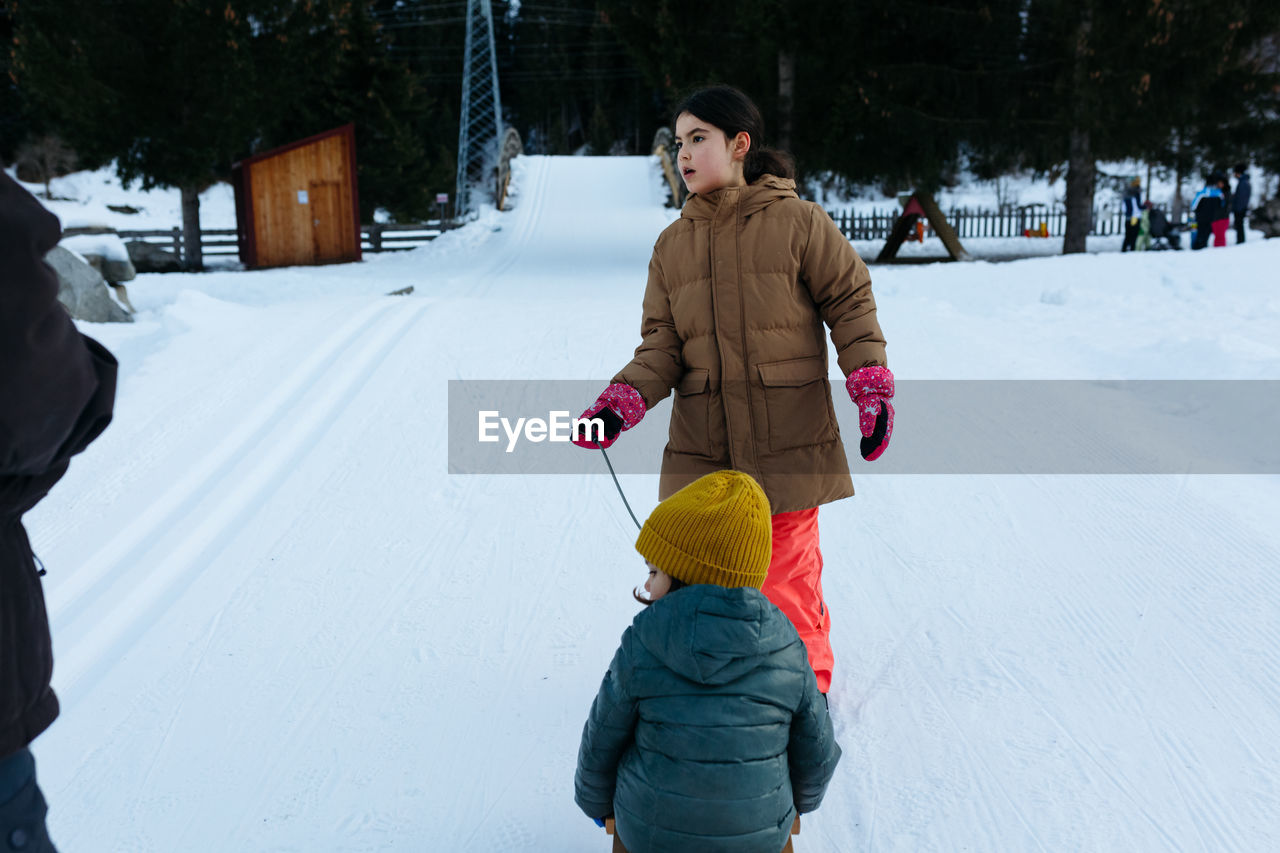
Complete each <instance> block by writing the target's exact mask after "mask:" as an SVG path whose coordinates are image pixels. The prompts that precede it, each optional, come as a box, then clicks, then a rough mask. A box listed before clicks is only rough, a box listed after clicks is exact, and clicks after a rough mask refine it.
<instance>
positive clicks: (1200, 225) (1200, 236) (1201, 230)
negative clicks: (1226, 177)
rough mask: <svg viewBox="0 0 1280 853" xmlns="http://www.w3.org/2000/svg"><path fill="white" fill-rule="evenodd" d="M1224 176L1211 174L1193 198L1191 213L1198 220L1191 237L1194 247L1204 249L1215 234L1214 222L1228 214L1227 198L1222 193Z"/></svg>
mask: <svg viewBox="0 0 1280 853" xmlns="http://www.w3.org/2000/svg"><path fill="white" fill-rule="evenodd" d="M1222 181H1223V176H1221V175H1218V174H1212V175H1210V176H1209V177H1208V178H1207V179H1206V180H1205V182H1204V186H1203V187H1202V188H1201V189H1200V192H1198V193H1196V196H1195V198H1193V199H1192V200H1191V213H1192V215H1193V216H1195V220H1196V233H1195V235H1194V236H1192V238H1191V248H1192V249H1196V250H1199V249H1203V248H1204V247H1205V246H1208V245H1209V238H1210V237H1211V236H1213V224H1214V223H1215V222H1218V221H1219V220H1221V219H1222V218H1223V217H1225V216H1226V209H1227V205H1226V199H1225V198H1224V197H1223V194H1222Z"/></svg>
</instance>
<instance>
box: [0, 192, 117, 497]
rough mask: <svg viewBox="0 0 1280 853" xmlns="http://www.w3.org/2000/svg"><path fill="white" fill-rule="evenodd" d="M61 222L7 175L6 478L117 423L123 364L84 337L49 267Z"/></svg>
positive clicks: (61, 455)
mask: <svg viewBox="0 0 1280 853" xmlns="http://www.w3.org/2000/svg"><path fill="white" fill-rule="evenodd" d="M60 235H61V230H60V228H59V225H58V220H57V217H55V216H54V215H53V214H52V213H50V212H49V211H47V210H45V209H44V207H42V206H41V205H40V203H39V202H38V201H36V200H35V198H34V197H33V196H32V195H31V194H30V193H28V192H27V191H26V190H24V189H23V188H22V187H20V186H19V185H18V184H17V183H16V182H15V181H13V180H12V179H11V178H9V177H8V176H7V175H5V174H3V173H0V476H9V477H29V476H38V475H41V474H43V473H44V472H46V471H49V470H50V469H52V468H54V467H56V466H57V465H59V464H60V463H61V462H65V461H66V459H68V458H70V457H71V456H72V455H74V454H76V453H78V452H80V451H81V450H83V449H84V448H85V446H87V445H88V444H89V442H91V441H92V440H93V439H94V438H96V437H97V436H98V435H99V434H100V433H101V432H102V430H103V429H105V428H106V426H107V424H108V423H109V422H110V420H111V410H112V406H113V404H114V400H115V381H116V361H115V359H114V358H112V356H111V353H110V352H108V351H107V350H106V349H105V348H104V347H103V346H102V345H101V344H99V343H98V342H96V341H94V340H92V339H90V338H87V337H84V336H83V335H81V334H80V333H79V332H78V331H77V330H76V327H75V324H74V323H72V321H71V317H70V316H68V314H67V312H66V310H65V309H64V308H63V307H62V305H61V303H59V302H58V279H57V276H56V275H55V274H54V272H53V270H52V269H50V268H49V266H48V265H47V264H46V263H45V262H44V256H45V255H46V254H47V253H48V252H49V250H50V249H52V248H53V247H54V246H55V245H57V242H58V239H59V237H60Z"/></svg>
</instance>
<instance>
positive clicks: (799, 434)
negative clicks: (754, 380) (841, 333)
mask: <svg viewBox="0 0 1280 853" xmlns="http://www.w3.org/2000/svg"><path fill="white" fill-rule="evenodd" d="M757 370H759V372H760V383H761V384H762V385H763V386H764V406H765V417H766V419H767V420H768V432H769V449H770V450H788V449H790V448H792V447H805V446H808V445H811V444H825V443H826V442H829V441H832V440H833V439H835V438H836V435H837V433H836V429H835V413H834V412H833V411H832V407H831V390H830V388H829V387H828V384H827V364H826V360H825V359H823V358H821V357H818V356H810V357H807V358H792V359H788V360H787V361H775V362H771V363H769V364H761V365H758V366H757Z"/></svg>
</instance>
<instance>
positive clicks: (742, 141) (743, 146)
mask: <svg viewBox="0 0 1280 853" xmlns="http://www.w3.org/2000/svg"><path fill="white" fill-rule="evenodd" d="M750 150H751V134H749V133H747V132H746V131H745V130H740V131H738V135H737V136H735V137H734V138H733V159H735V160H745V159H746V157H747V152H748V151H750Z"/></svg>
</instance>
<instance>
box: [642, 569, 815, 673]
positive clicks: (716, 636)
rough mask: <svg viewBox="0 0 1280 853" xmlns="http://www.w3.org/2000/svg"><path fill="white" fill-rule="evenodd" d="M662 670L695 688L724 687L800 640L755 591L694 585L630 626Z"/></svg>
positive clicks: (650, 609) (653, 607)
mask: <svg viewBox="0 0 1280 853" xmlns="http://www.w3.org/2000/svg"><path fill="white" fill-rule="evenodd" d="M632 630H633V631H634V632H635V636H636V638H637V639H638V640H639V641H640V643H641V644H642V645H644V647H645V648H646V649H648V651H649V652H650V653H651V654H652V655H653V656H654V657H656V658H657V659H658V660H659V661H660V662H661V663H662V664H663V665H664V666H666V667H667V668H668V669H670V670H672V671H673V672H675V673H676V674H677V675H680V676H681V677H683V678H687V679H689V680H690V681H696V682H698V683H699V684H727V683H728V682H730V681H733V680H735V679H737V678H741V677H742V676H743V675H746V674H747V673H749V672H750V671H751V670H753V669H755V668H756V667H757V666H759V665H760V663H761V662H762V661H763V659H764V658H766V657H769V656H770V655H772V654H774V653H776V652H778V651H781V650H782V649H784V648H786V647H787V646H788V645H790V644H792V643H798V642H799V641H800V639H799V637H798V636H797V635H796V632H795V629H794V628H792V627H791V623H790V622H788V621H787V617H786V616H784V615H782V611H780V610H778V609H777V608H776V607H774V606H773V604H771V603H770V602H769V600H768V599H767V598H765V597H764V595H763V594H762V593H761V592H760V590H758V589H754V588H752V587H744V588H739V589H726V588H725V587H721V586H712V585H709V584H698V585H695V586H688V587H684V588H683V589H678V590H676V591H675V592H672V593H669V594H667V595H666V596H664V597H662V598H661V599H659V600H658V601H656V602H654V603H653V604H652V605H651V606H650V607H648V608H647V609H646V610H645V611H644V612H643V613H640V614H639V615H637V616H636V618H635V621H634V622H633V623H632Z"/></svg>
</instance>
